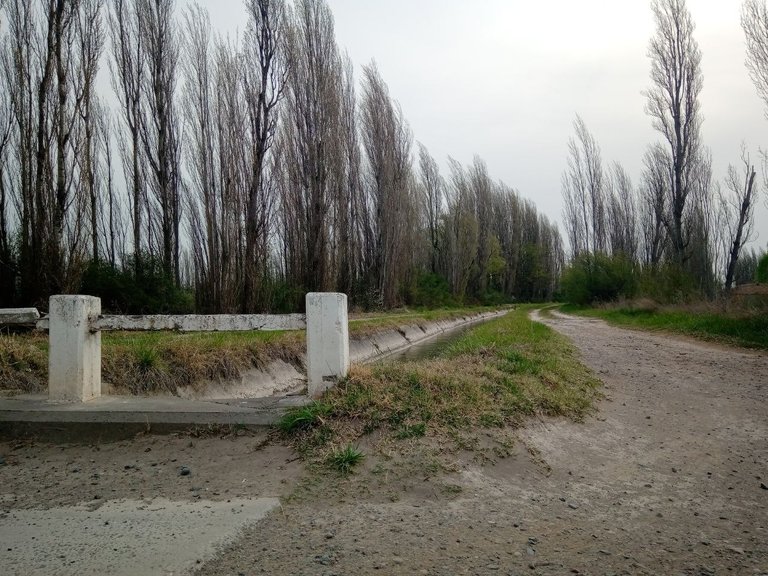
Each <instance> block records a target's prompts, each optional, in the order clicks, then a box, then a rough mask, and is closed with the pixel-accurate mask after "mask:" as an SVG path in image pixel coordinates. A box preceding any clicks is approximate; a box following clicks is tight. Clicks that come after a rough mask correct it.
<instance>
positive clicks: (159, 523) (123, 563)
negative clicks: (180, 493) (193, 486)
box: [0, 498, 280, 576]
mask: <svg viewBox="0 0 768 576" xmlns="http://www.w3.org/2000/svg"><path fill="white" fill-rule="evenodd" d="M279 505H280V501H279V500H278V499H277V498H258V499H248V500H232V501H230V502H213V501H200V502H174V501H170V500H164V499H156V500H152V501H149V502H147V501H135V500H122V501H111V502H106V503H105V504H104V505H102V506H100V507H99V508H96V509H93V508H92V507H91V506H89V505H85V504H83V505H80V506H73V507H64V508H52V509H49V510H13V509H11V510H8V511H6V512H5V514H3V520H2V522H0V541H2V543H3V545H2V548H0V566H2V567H3V568H2V573H3V574H7V575H9V576H11V575H19V576H21V575H24V576H29V575H38V574H39V575H46V576H51V575H54V574H55V575H60V576H69V575H72V576H76V575H77V576H84V575H102V574H110V575H112V576H131V575H134V574H169V575H170V574H173V575H179V574H191V573H192V572H193V571H194V569H195V567H196V566H198V564H199V563H202V562H203V561H205V560H207V559H209V558H211V557H212V556H213V555H214V554H215V552H216V551H217V550H218V549H219V548H221V547H223V546H225V545H227V544H228V543H229V542H232V541H233V540H234V539H235V538H237V536H238V535H239V534H240V532H241V531H242V529H243V528H245V527H246V526H247V525H249V524H252V523H254V522H257V521H259V520H261V519H262V518H264V516H266V514H267V513H268V512H269V511H271V510H273V509H274V508H276V507H277V506H279Z"/></svg>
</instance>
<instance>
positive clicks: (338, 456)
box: [328, 444, 365, 474]
mask: <svg viewBox="0 0 768 576" xmlns="http://www.w3.org/2000/svg"><path fill="white" fill-rule="evenodd" d="M363 458H365V454H363V452H362V451H361V450H360V449H359V448H356V447H355V446H352V445H351V444H348V445H347V446H346V447H344V448H342V449H339V450H334V451H333V452H331V455H330V456H329V457H328V464H329V465H330V466H331V468H333V469H335V470H338V471H339V472H341V473H342V474H349V473H350V472H351V471H352V469H353V468H354V467H355V466H357V465H358V464H359V463H360V462H362V460H363Z"/></svg>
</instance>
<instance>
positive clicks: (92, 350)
mask: <svg viewBox="0 0 768 576" xmlns="http://www.w3.org/2000/svg"><path fill="white" fill-rule="evenodd" d="M49 302H50V305H49V312H48V315H49V318H50V324H49V328H48V343H49V346H48V399H49V400H53V401H57V402H85V401H87V400H90V399H92V398H98V397H99V396H101V332H98V331H96V332H91V321H92V320H96V319H97V318H98V317H99V314H101V299H100V298H94V297H93V296H51V298H50V301H49Z"/></svg>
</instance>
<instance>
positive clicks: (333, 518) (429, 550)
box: [0, 315, 768, 576]
mask: <svg viewBox="0 0 768 576" xmlns="http://www.w3.org/2000/svg"><path fill="white" fill-rule="evenodd" d="M541 320H542V321H544V322H546V323H547V324H549V325H550V326H552V327H553V328H554V329H555V330H558V331H560V332H562V333H563V334H565V335H566V336H568V337H569V338H571V339H572V341H573V342H574V344H575V345H576V346H577V347H578V349H579V350H580V352H581V355H582V359H583V361H584V362H585V363H586V364H587V365H588V366H590V367H591V368H592V369H593V370H594V371H595V372H596V373H597V374H598V375H599V377H600V378H601V379H602V380H603V381H604V383H605V388H604V394H605V398H604V399H603V400H601V401H600V402H599V404H598V406H597V410H596V412H595V414H594V415H593V416H591V417H589V418H588V419H587V420H586V422H584V423H580V424H576V423H571V422H567V421H565V420H544V421H534V422H531V423H530V424H529V425H528V426H527V427H526V428H524V429H521V430H518V431H516V432H515V433H514V435H513V437H514V440H515V444H514V447H513V448H512V449H511V451H507V450H502V449H500V447H501V446H502V445H501V444H499V442H498V438H497V437H496V436H493V435H488V436H487V437H486V436H484V435H481V437H480V441H479V444H478V446H479V447H480V448H479V449H478V446H475V448H474V449H472V450H464V451H462V450H457V449H455V448H451V447H447V446H444V447H440V446H434V445H433V446H424V445H420V444H418V443H414V444H412V445H407V446H406V449H405V450H403V449H402V447H401V449H400V450H398V451H393V453H391V454H386V453H385V454H379V455H378V456H373V455H369V457H368V458H367V459H366V461H365V463H364V469H363V470H361V471H360V472H358V473H356V474H354V475H351V476H349V477H346V478H339V477H337V476H333V475H329V476H322V475H318V474H317V473H307V472H306V471H304V470H302V468H301V466H300V465H299V464H298V463H297V462H295V461H294V460H295V455H293V454H292V453H291V452H290V450H288V449H287V448H285V447H280V446H271V445H264V444H263V442H262V441H261V439H259V438H253V437H250V436H244V437H236V438H226V439H219V438H209V439H189V438H186V437H171V438H162V437H159V438H158V437H147V438H140V439H137V440H134V441H131V442H125V443H120V444H114V443H113V444H106V445H103V446H100V447H98V448H95V447H93V446H75V445H68V446H55V445H45V444H32V443H21V444H19V443H14V444H12V443H0V455H3V457H4V459H5V464H1V465H0V511H3V512H2V514H0V540H3V537H2V532H3V530H4V529H6V530H7V529H8V528H7V526H8V524H7V519H8V518H11V517H13V514H14V513H17V514H16V515H17V517H21V518H24V517H26V516H25V515H24V514H18V511H20V510H30V509H34V510H45V509H50V510H51V511H52V513H51V514H52V515H53V512H54V511H55V513H56V514H60V509H61V507H62V506H72V507H77V506H82V504H83V502H82V495H83V494H84V493H85V494H88V498H89V499H90V505H91V508H93V509H98V507H99V504H98V502H97V503H94V502H93V498H94V496H99V497H100V498H101V500H99V502H104V501H108V502H110V503H111V501H113V500H120V499H129V500H131V499H132V500H146V499H150V498H160V497H162V498H165V499H168V500H171V501H173V502H179V503H189V502H192V503H197V505H198V506H205V505H206V501H217V502H226V501H227V500H228V499H230V498H232V499H234V498H238V499H246V500H247V499H249V498H254V499H255V498H275V497H277V498H280V501H281V503H282V505H281V506H280V507H279V508H278V509H276V510H275V511H273V512H272V513H270V514H269V515H268V516H267V517H266V518H265V519H264V520H262V521H259V522H254V523H250V524H246V525H245V526H244V528H243V530H242V531H241V532H239V534H235V535H233V536H231V537H230V538H228V543H225V544H223V545H221V547H220V548H219V552H218V553H217V554H215V555H214V556H211V555H210V554H198V555H197V560H199V561H200V563H199V564H197V563H196V564H195V566H196V568H195V569H194V573H195V574H200V575H203V576H222V575H239V574H247V575H251V574H297V575H298V574H303V575H318V576H321V575H325V576H331V575H333V574H336V575H357V574H425V575H438V574H439V575H443V574H445V575H449V574H476V575H486V574H493V575H495V574H514V575H519V574H533V575H541V576H549V575H556V574H557V575H562V574H591V575H613V574H622V575H624V574H628V575H649V576H650V575H658V574H671V575H688V576H710V575H719V574H737V575H753V574H756V575H762V574H765V575H768V389H767V385H768V355H766V354H765V353H756V352H750V351H745V350H739V349H732V348H724V347H719V346H713V345H709V344H702V343H698V342H694V341H691V340H687V339H679V338H673V337H668V336H662V335H656V334H649V333H643V332H636V331H629V330H623V329H618V328H613V327H609V326H607V325H606V324H604V323H603V322H601V321H598V320H592V319H584V318H574V317H568V316H562V315H555V316H554V317H552V318H546V319H541ZM505 446H507V447H508V445H505ZM364 448H365V446H364ZM483 448H486V449H483ZM148 449H149V450H148ZM435 450H438V451H439V456H440V458H441V459H442V461H443V462H446V461H447V462H448V463H449V466H450V468H451V469H452V470H453V472H451V473H448V474H446V473H444V472H441V471H440V470H439V469H438V467H437V466H435V460H434V454H435ZM403 454H404V455H403ZM181 464H184V465H188V466H190V468H191V470H192V474H191V475H190V476H184V477H183V476H180V475H179V472H178V468H179V466H180V465H181ZM72 470H78V472H77V473H73V472H72ZM94 475H95V476H94ZM92 482H97V484H96V485H91V484H92ZM83 485H85V486H86V488H85V492H84V491H83ZM288 494H292V496H291V497H287V496H288ZM54 509H55V510H54ZM34 516H35V518H38V514H37V513H35V515H34ZM43 516H44V514H43ZM42 518H43V517H42V516H41V518H38V520H37V521H38V522H43V521H44V520H43V519H42ZM41 529H42V528H41ZM3 550H4V548H3ZM3 550H0V565H3V560H4V557H3ZM6 559H7V558H6ZM196 562H197V561H196ZM6 565H7V564H6ZM50 573H56V572H50ZM61 573H66V572H64V571H62V572H61ZM77 573H79V574H88V573H94V572H88V570H87V569H83V570H81V571H79V572H77Z"/></svg>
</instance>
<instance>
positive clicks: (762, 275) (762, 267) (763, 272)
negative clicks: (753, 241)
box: [755, 252, 768, 284]
mask: <svg viewBox="0 0 768 576" xmlns="http://www.w3.org/2000/svg"><path fill="white" fill-rule="evenodd" d="M755 280H757V281H758V282H760V283H761V284H762V283H764V282H765V283H768V252H767V253H765V254H763V255H762V257H761V258H760V260H758V261H757V273H756V274H755Z"/></svg>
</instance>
